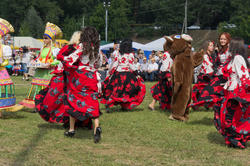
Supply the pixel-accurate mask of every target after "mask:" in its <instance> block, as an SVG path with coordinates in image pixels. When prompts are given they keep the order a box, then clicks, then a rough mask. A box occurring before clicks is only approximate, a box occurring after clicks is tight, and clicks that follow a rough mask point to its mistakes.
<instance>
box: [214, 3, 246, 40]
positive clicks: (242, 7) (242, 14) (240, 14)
mask: <svg viewBox="0 0 250 166" xmlns="http://www.w3.org/2000/svg"><path fill="white" fill-rule="evenodd" d="M232 6H235V8H236V9H235V10H234V13H233V14H232V17H231V18H230V20H229V21H228V22H225V21H224V22H222V23H220V24H219V32H229V33H230V34H231V35H232V36H233V37H236V36H237V37H242V38H243V39H244V40H245V42H246V43H248V44H250V8H249V6H250V1H245V0H233V1H232ZM236 6H237V7H236ZM228 24H234V25H236V27H235V28H230V27H228Z"/></svg>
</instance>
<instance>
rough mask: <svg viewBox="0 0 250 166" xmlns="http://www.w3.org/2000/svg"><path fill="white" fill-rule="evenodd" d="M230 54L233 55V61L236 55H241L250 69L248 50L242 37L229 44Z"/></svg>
mask: <svg viewBox="0 0 250 166" xmlns="http://www.w3.org/2000/svg"><path fill="white" fill-rule="evenodd" d="M229 52H230V53H231V55H232V60H233V59H234V57H235V55H241V56H242V57H243V58H244V60H245V62H246V64H247V67H248V68H249V64H248V60H247V50H246V48H245V46H244V40H243V39H242V38H240V37H235V38H233V39H232V40H231V42H230V44H229Z"/></svg>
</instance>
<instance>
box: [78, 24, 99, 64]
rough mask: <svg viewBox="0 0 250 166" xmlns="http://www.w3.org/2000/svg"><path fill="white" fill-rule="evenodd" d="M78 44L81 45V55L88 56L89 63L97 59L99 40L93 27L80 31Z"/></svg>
mask: <svg viewBox="0 0 250 166" xmlns="http://www.w3.org/2000/svg"><path fill="white" fill-rule="evenodd" d="M80 43H82V45H83V53H84V54H85V55H86V54H89V55H90V56H89V60H90V61H95V60H96V59H98V53H99V47H100V40H99V33H98V32H97V30H96V29H95V28H94V27H89V26H88V27H85V28H83V29H82V33H81V37H80Z"/></svg>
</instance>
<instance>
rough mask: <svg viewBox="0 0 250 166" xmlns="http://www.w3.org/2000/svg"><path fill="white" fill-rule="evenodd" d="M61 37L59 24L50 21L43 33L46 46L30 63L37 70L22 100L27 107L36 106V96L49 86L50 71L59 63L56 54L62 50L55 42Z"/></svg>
mask: <svg viewBox="0 0 250 166" xmlns="http://www.w3.org/2000/svg"><path fill="white" fill-rule="evenodd" d="M61 37H62V31H61V29H60V28H59V27H58V26H57V25H55V24H52V23H50V22H48V23H47V24H46V28H45V32H44V34H43V42H44V46H43V47H42V48H41V50H40V54H39V56H38V57H37V58H36V59H35V60H34V62H32V64H30V65H29V66H30V67H35V68H36V71H35V75H34V77H33V79H32V82H31V88H30V89H29V91H28V95H27V98H26V99H24V100H23V101H21V102H20V104H22V105H24V106H25V107H28V108H35V102H34V100H35V96H36V95H37V94H38V93H39V91H40V90H42V89H44V88H46V87H47V86H48V84H49V82H50V79H51V77H52V75H51V74H50V73H51V71H52V69H53V68H54V67H55V66H56V65H58V64H59V61H57V60H56V55H57V54H58V52H59V51H60V50H59V49H57V48H55V47H54V46H53V42H54V41H55V39H56V38H61Z"/></svg>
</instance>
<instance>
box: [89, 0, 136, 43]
mask: <svg viewBox="0 0 250 166" xmlns="http://www.w3.org/2000/svg"><path fill="white" fill-rule="evenodd" d="M129 13H130V10H129V9H128V3H127V2H126V1H125V0H112V1H111V6H110V7H109V8H108V40H109V41H112V40H114V39H122V38H125V37H127V35H128V34H129V32H130V31H131V29H130V26H129V24H130V23H131V22H130V21H129V20H128V15H129ZM89 24H90V25H92V26H94V27H96V28H97V30H98V31H99V33H100V34H101V37H102V38H101V39H102V40H104V39H105V8H104V7H103V4H102V3H99V5H98V6H97V7H96V8H95V10H94V13H93V15H92V16H91V17H90V19H89Z"/></svg>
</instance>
